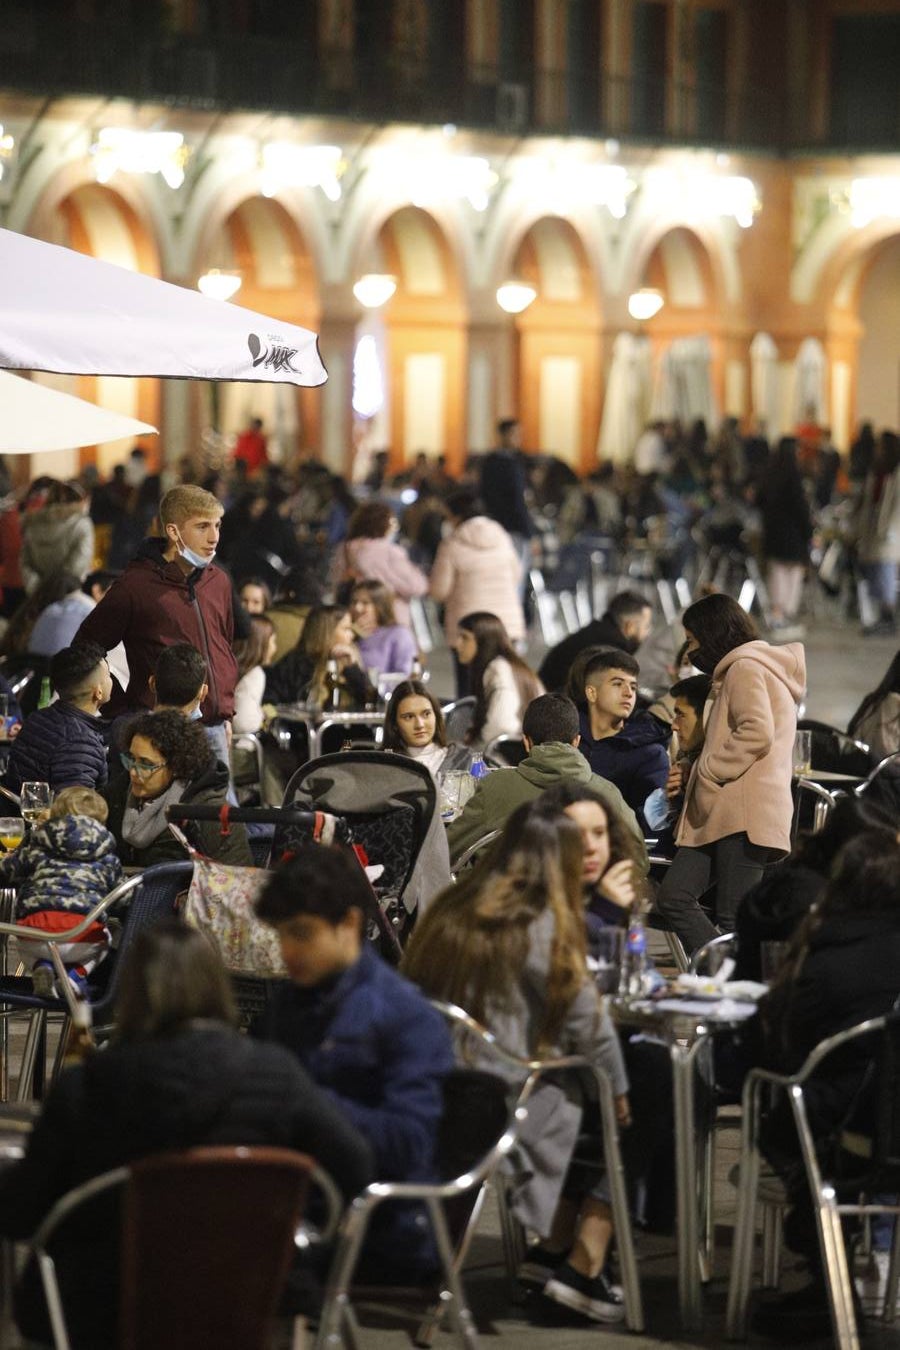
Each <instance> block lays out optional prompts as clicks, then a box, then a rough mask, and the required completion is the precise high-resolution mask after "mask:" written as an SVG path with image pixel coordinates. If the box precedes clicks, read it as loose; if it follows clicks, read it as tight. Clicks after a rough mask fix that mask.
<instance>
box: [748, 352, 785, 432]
mask: <svg viewBox="0 0 900 1350" xmlns="http://www.w3.org/2000/svg"><path fill="white" fill-rule="evenodd" d="M750 392H751V397H752V401H753V416H754V417H756V418H759V419H760V420H761V421H763V422H765V424H766V431H767V433H768V435H769V436H775V435H776V434H777V433H778V431H779V425H778V399H779V382H778V348H777V347H776V345H775V341H774V339H773V338H771V337H770V336H769V334H768V333H757V334H756V336H755V337H754V339H753V341H752V342H751V343H750Z"/></svg>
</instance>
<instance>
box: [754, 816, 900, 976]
mask: <svg viewBox="0 0 900 1350" xmlns="http://www.w3.org/2000/svg"><path fill="white" fill-rule="evenodd" d="M862 831H867V832H868V833H870V834H871V833H872V832H873V831H878V832H883V835H884V839H885V840H886V841H887V842H890V841H891V840H892V839H894V838H895V837H896V833H897V826H896V822H895V821H894V820H893V819H892V817H891V816H890V815H888V814H887V813H885V812H884V811H883V810H882V809H881V808H880V807H879V806H878V805H877V804H874V803H872V802H869V801H867V800H866V799H865V798H864V797H842V798H841V799H840V800H839V801H838V802H837V804H836V806H835V807H834V809H833V810H832V811H830V812H829V814H828V818H827V820H826V821H825V824H824V826H823V827H822V829H821V830H819V831H818V833H816V834H807V835H803V836H802V837H801V838H800V839H799V840H798V841H797V843H796V844H795V846H794V848H793V850H792V851H791V853H790V855H789V856H788V857H787V858H785V860H784V862H781V863H779V864H778V865H777V866H776V867H770V868H769V869H768V870H767V871H766V872H765V873H764V874H763V877H762V880H760V881H758V882H757V883H756V885H755V886H753V887H751V889H750V890H749V891H748V892H747V893H746V895H744V896H743V897H742V899H741V901H740V904H739V905H738V908H737V918H736V923H735V932H736V933H737V950H736V952H735V970H734V978H735V979H736V980H761V979H762V978H763V971H762V948H763V944H764V943H767V942H773V943H780V944H785V943H787V942H788V941H789V940H790V939H791V938H792V937H793V935H794V933H795V932H796V930H797V928H798V927H799V925H800V923H801V922H802V921H803V920H804V919H805V918H806V916H807V915H808V914H809V912H810V910H811V909H812V908H813V906H814V905H817V904H818V903H819V901H820V900H821V898H822V896H823V894H824V892H825V887H826V885H827V882H828V876H829V873H830V871H831V868H832V866H833V865H834V861H835V859H836V858H837V856H838V854H839V853H840V852H841V850H842V849H843V847H844V845H845V844H847V843H849V842H850V840H851V839H855V838H856V836H857V835H859V834H860V833H861V832H862ZM898 993H900V988H898Z"/></svg>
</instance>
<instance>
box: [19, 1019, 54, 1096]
mask: <svg viewBox="0 0 900 1350" xmlns="http://www.w3.org/2000/svg"><path fill="white" fill-rule="evenodd" d="M46 1021H47V1014H46V1013H45V1012H44V1011H43V1009H42V1008H35V1009H34V1010H33V1011H32V1012H30V1013H29V1014H28V1031H27V1032H26V1033H25V1045H24V1048H23V1050H22V1062H21V1064H20V1066H19V1082H18V1085H17V1087H16V1101H17V1102H27V1101H31V1100H32V1098H33V1096H34V1070H35V1065H36V1063H37V1059H38V1049H39V1047H40V1044H41V1039H42V1037H43V1035H44V1029H45V1025H46Z"/></svg>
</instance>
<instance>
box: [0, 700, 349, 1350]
mask: <svg viewBox="0 0 900 1350" xmlns="http://www.w3.org/2000/svg"><path fill="white" fill-rule="evenodd" d="M160 716H165V714H160ZM226 1144H242V1145H246V1146H248V1147H253V1146H258V1145H270V1146H274V1147H280V1148H291V1149H296V1150H298V1151H299V1152H302V1153H308V1154H310V1155H311V1156H312V1157H314V1158H315V1159H316V1161H317V1162H318V1163H320V1164H321V1165H322V1167H324V1168H325V1170H326V1171H327V1172H328V1173H329V1174H330V1175H331V1177H332V1178H333V1179H334V1181H335V1182H336V1184H337V1185H338V1187H339V1188H340V1190H341V1191H342V1192H343V1194H344V1196H345V1197H346V1198H347V1199H348V1200H349V1199H351V1198H352V1197H353V1196H354V1195H356V1194H358V1192H359V1191H360V1190H361V1189H362V1188H363V1187H364V1186H366V1185H367V1184H368V1182H369V1181H370V1180H371V1178H372V1176H373V1168H372V1150H371V1147H370V1146H369V1144H368V1143H367V1142H366V1140H365V1139H364V1138H363V1136H362V1135H361V1133H360V1132H359V1131H358V1130H357V1129H355V1128H354V1126H353V1125H352V1124H351V1123H350V1122H349V1121H348V1120H347V1118H346V1113H345V1112H343V1111H342V1110H340V1108H339V1106H338V1105H336V1104H335V1103H334V1102H333V1101H332V1100H331V1099H330V1097H329V1095H328V1093H326V1092H323V1091H321V1090H320V1089H319V1088H318V1087H317V1086H316V1084H315V1083H314V1082H313V1081H312V1079H311V1078H310V1076H309V1075H308V1074H307V1073H306V1072H305V1071H304V1069H303V1068H302V1067H301V1065H300V1064H299V1063H298V1062H297V1058H296V1056H295V1055H292V1054H289V1053H288V1052H287V1051H286V1050H284V1049H282V1047H280V1046H277V1045H267V1044H264V1043H262V1042H258V1041H253V1040H250V1039H249V1038H248V1037H246V1036H242V1035H240V1034H239V1033H238V1031H237V1013H236V1009H235V1005H234V998H233V995H232V992H231V984H230V981H229V978H228V975H227V974H226V972H225V970H224V968H223V967H222V964H221V961H220V960H219V957H218V955H217V954H216V952H215V950H214V949H213V947H212V945H211V943H210V942H209V941H208V940H207V939H206V938H205V937H204V936H203V934H201V933H198V932H195V931H194V930H192V929H189V928H186V927H185V926H183V925H182V924H180V923H177V922H176V921H175V920H163V921H161V922H159V923H156V924H154V925H153V926H152V927H150V928H146V929H144V930H143V931H142V932H141V933H140V934H138V936H137V937H136V938H135V941H134V944H133V945H132V947H131V949H130V950H129V952H128V954H127V955H126V956H125V958H124V960H123V968H122V977H121V987H120V992H119V997H118V1001H117V1016H116V1030H115V1035H114V1039H113V1041H112V1042H111V1044H110V1045H109V1046H108V1047H107V1048H106V1049H104V1051H103V1053H102V1054H95V1055H91V1056H90V1058H88V1059H87V1060H85V1061H84V1063H82V1064H78V1065H75V1066H73V1067H71V1068H68V1069H64V1070H63V1073H62V1076H61V1077H60V1079H59V1081H58V1083H56V1084H55V1086H54V1087H53V1088H52V1089H51V1091H50V1094H49V1096H48V1098H47V1100H46V1102H45V1104H44V1108H43V1111H42V1113H41V1115H40V1117H39V1119H38V1120H37V1122H36V1124H35V1127H34V1130H33V1132H32V1134H31V1136H30V1138H29V1140H28V1146H27V1150H26V1153H25V1157H24V1158H23V1159H22V1161H21V1162H19V1163H17V1164H15V1166H13V1167H11V1168H9V1169H6V1170H4V1171H3V1173H2V1174H0V1233H2V1235H3V1236H4V1237H5V1238H13V1239H19V1240H21V1239H25V1238H27V1237H29V1236H30V1235H31V1234H32V1233H33V1232H34V1231H35V1229H36V1228H37V1227H38V1225H39V1224H40V1223H41V1221H42V1220H43V1219H44V1218H45V1217H46V1215H47V1213H48V1212H49V1210H50V1209H51V1208H52V1206H53V1205H54V1204H55V1203H56V1201H57V1200H59V1198H60V1197H61V1196H62V1195H64V1194H65V1193H66V1192H67V1191H69V1190H71V1189H72V1188H73V1187H75V1186H78V1185H81V1184H82V1183H83V1182H85V1181H87V1180H89V1179H90V1178H91V1177H95V1176H99V1175H100V1174H101V1173H103V1172H107V1171H109V1170H111V1169H112V1168H116V1167H121V1166H124V1165H127V1164H128V1163H130V1162H133V1161H134V1160H135V1159H138V1158H144V1157H147V1156H148V1155H149V1154H154V1153H163V1152H168V1151H169V1150H179V1149H186V1148H195V1147H200V1146H204V1145H226ZM185 1222H188V1223H189V1222H190V1214H189V1213H188V1214H186V1215H185ZM118 1235H119V1220H118V1205H117V1203H116V1201H115V1200H112V1199H106V1200H98V1201H96V1202H94V1204H93V1205H92V1206H91V1207H90V1209H89V1210H87V1211H85V1215H84V1218H83V1219H82V1220H81V1221H79V1222H77V1223H76V1222H70V1223H69V1224H68V1225H63V1227H62V1228H61V1229H60V1230H59V1235H58V1237H57V1238H56V1239H54V1241H53V1243H52V1245H51V1252H52V1255H53V1257H54V1260H55V1262H56V1269H57V1275H58V1277H59V1280H60V1283H61V1287H62V1293H63V1305H64V1308H65V1311H66V1318H67V1322H68V1325H69V1330H70V1332H71V1334H72V1338H73V1344H74V1347H75V1350H114V1347H116V1346H118V1345H119V1339H118V1333H117V1327H116V1319H117V1309H118V1271H119V1254H118V1245H119V1237H118ZM16 1321H17V1323H18V1325H19V1329H20V1331H21V1332H22V1334H23V1336H27V1337H28V1338H29V1340H34V1341H38V1342H40V1343H41V1344H50V1343H51V1342H52V1340H53V1337H52V1334H51V1331H50V1328H49V1325H48V1318H47V1312H46V1308H45V1305H44V1298H43V1293H42V1291H41V1284H40V1279H39V1277H38V1274H37V1271H36V1269H35V1268H34V1266H33V1265H29V1266H28V1267H26V1270H25V1273H24V1276H23V1278H22V1282H21V1285H20V1287H19V1290H18V1295H17V1299H16Z"/></svg>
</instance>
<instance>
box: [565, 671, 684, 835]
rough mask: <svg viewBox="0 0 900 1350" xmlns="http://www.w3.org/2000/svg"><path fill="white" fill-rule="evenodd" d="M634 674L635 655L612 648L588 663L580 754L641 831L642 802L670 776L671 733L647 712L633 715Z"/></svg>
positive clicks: (637, 672) (581, 723)
mask: <svg viewBox="0 0 900 1350" xmlns="http://www.w3.org/2000/svg"><path fill="white" fill-rule="evenodd" d="M639 674H640V666H639V665H638V663H637V661H635V659H634V657H633V656H631V655H630V653H628V652H622V651H616V650H615V648H612V647H607V648H606V649H605V650H603V651H598V652H597V654H596V655H595V656H592V657H591V659H590V660H589V661H588V662H587V665H586V666H585V669H584V696H585V699H586V701H587V707H586V709H585V711H584V712H582V713H581V714H580V728H581V743H580V750H581V753H582V754H583V755H584V757H585V759H586V760H587V762H588V763H589V764H590V766H591V768H592V769H593V771H594V773H596V774H601V775H602V776H603V777H604V778H607V779H609V781H610V782H611V783H615V785H616V787H617V788H618V789H619V791H620V792H621V793H622V796H623V797H624V798H625V800H626V802H627V803H628V805H629V806H630V807H631V809H632V810H633V811H634V812H635V814H636V815H637V818H638V820H639V821H640V823H641V828H642V829H643V828H644V827H645V821H644V816H643V809H644V803H645V802H646V800H647V798H648V797H649V795H650V793H651V792H653V791H655V789H656V788H664V787H665V785H666V780H667V778H668V776H669V755H668V751H667V748H666V747H667V746H668V743H669V737H670V735H671V731H670V728H669V727H667V726H666V725H665V723H664V722H661V721H660V719H659V718H658V717H654V716H653V714H652V713H638V715H637V716H636V717H633V716H632V713H633V712H634V705H635V701H636V699H637V684H638V675H639Z"/></svg>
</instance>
